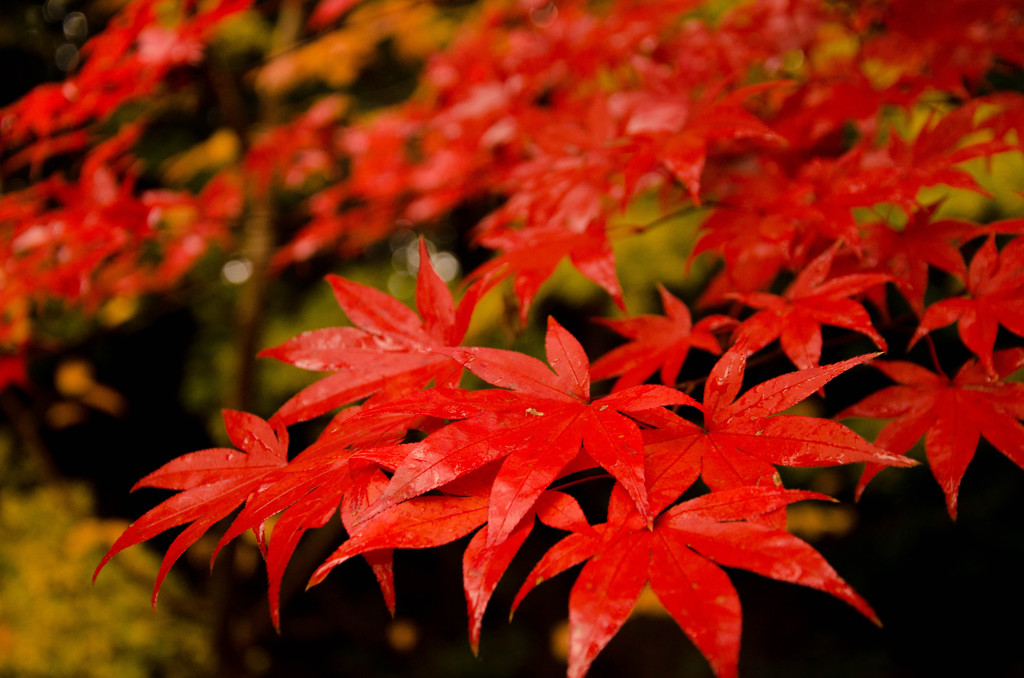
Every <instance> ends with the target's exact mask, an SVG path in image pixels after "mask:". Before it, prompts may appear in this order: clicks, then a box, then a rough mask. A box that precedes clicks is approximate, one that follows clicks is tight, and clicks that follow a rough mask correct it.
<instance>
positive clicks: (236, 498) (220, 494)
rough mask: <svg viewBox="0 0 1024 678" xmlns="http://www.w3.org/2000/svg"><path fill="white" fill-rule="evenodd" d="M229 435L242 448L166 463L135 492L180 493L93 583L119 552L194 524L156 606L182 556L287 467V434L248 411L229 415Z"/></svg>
mask: <svg viewBox="0 0 1024 678" xmlns="http://www.w3.org/2000/svg"><path fill="white" fill-rule="evenodd" d="M224 425H225V427H226V428H227V433H228V437H229V438H230V439H231V442H232V443H234V445H235V446H236V447H237V448H238V450H241V451H238V450H232V449H228V448H220V447H218V448H213V449H208V450H201V451H199V452H193V453H191V454H186V455H184V456H181V457H178V458H177V459H174V460H172V461H169V462H168V463H166V464H164V465H163V466H161V467H160V468H158V469H157V470H156V471H153V472H152V473H150V474H149V475H148V476H146V477H145V478H143V479H142V480H140V481H139V482H137V483H135V487H133V488H132V489H133V490H135V489H138V488H140V487H157V488H162V489H167V490H180V492H178V494H175V495H174V496H173V497H171V498H169V499H167V500H165V501H163V502H161V503H160V504H159V505H157V506H156V507H155V508H152V509H150V510H149V511H147V512H146V513H145V514H144V515H143V516H142V517H141V518H139V519H138V520H136V521H135V522H134V523H132V524H131V525H129V526H128V529H126V530H125V531H124V533H123V534H121V536H120V537H118V539H117V541H115V542H114V545H113V546H111V547H110V550H109V551H107V553H106V555H104V556H103V560H101V561H100V564H99V566H97V568H96V572H95V573H94V574H93V579H95V578H96V575H98V574H99V571H100V570H101V569H103V566H104V565H106V564H107V561H109V560H110V559H111V558H113V557H114V556H115V555H116V554H117V553H118V552H120V551H122V550H124V549H126V548H128V547H129V546H132V545H133V544H138V543H140V542H143V541H146V540H147V539H151V538H152V537H155V536H156V535H158V534H160V533H161V532H164V531H165V530H169V529H171V528H173V527H177V526H179V525H184V524H186V523H191V524H190V525H189V526H188V527H186V528H185V529H184V530H183V531H182V532H181V533H180V534H179V535H178V536H177V537H176V538H175V540H174V541H173V542H172V543H171V545H170V547H168V549H167V553H166V555H165V556H164V559H163V562H162V563H160V570H159V572H158V573H157V576H156V583H155V584H154V586H153V605H154V606H155V605H156V598H157V594H158V593H159V591H160V585H161V584H162V583H163V580H164V577H166V576H167V572H168V571H169V570H170V569H171V566H172V565H173V564H174V562H175V561H176V560H177V559H178V557H179V556H181V554H182V553H184V552H185V550H186V549H188V547H189V546H191V545H192V544H194V543H195V542H196V541H197V540H198V539H199V538H200V537H201V536H203V534H205V533H206V532H207V530H209V529H210V528H211V527H213V526H214V525H215V524H216V523H217V522H218V521H220V520H221V519H223V518H225V517H226V516H228V515H229V514H230V513H231V512H232V511H234V510H235V509H236V508H237V507H238V505H239V504H241V503H242V502H243V501H245V499H246V497H248V496H249V495H250V494H251V493H252V492H254V491H255V490H257V489H258V488H259V487H260V485H262V484H263V483H264V482H265V479H266V477H267V476H268V475H269V474H270V473H272V472H273V471H275V470H277V469H280V468H282V467H284V466H285V465H286V464H287V463H288V432H287V430H286V429H285V428H284V427H283V426H277V427H276V428H274V427H271V425H270V424H268V423H267V422H266V421H264V420H262V419H260V418H259V417H257V416H255V415H253V414H248V413H245V412H236V411H234V410H225V411H224Z"/></svg>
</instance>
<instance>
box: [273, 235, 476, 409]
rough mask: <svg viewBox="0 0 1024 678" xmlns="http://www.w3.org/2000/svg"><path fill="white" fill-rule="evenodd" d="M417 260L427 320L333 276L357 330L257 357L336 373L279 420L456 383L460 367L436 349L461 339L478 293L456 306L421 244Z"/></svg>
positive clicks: (295, 400)
mask: <svg viewBox="0 0 1024 678" xmlns="http://www.w3.org/2000/svg"><path fill="white" fill-rule="evenodd" d="M420 261H421V262H423V264H422V265H421V266H420V268H419V273H418V276H417V280H416V305H417V306H418V307H419V309H420V313H421V314H422V316H423V319H422V320H421V319H420V317H419V316H417V315H416V313H414V312H413V311H412V310H411V309H410V308H408V307H407V306H405V305H404V304H402V303H401V302H400V301H398V300H396V299H394V298H393V297H391V296H390V295H387V294H385V293H383V292H380V291H379V290H376V289H374V288H372V287H368V286H366V285H360V284H359V283H355V282H351V281H348V280H345V279H344V278H340V277H338V276H334V275H332V276H328V280H329V282H330V284H331V287H332V288H333V289H334V296H335V298H336V299H337V300H338V304H339V305H340V306H341V307H342V309H344V310H345V313H346V314H347V315H348V317H349V319H350V320H351V321H352V322H353V323H355V325H356V327H330V328H325V329H320V330H312V331H310V332H305V333H303V334H300V335H299V336H297V337H295V338H293V339H290V340H288V341H286V342H285V343H284V344H281V345H280V346H277V347H275V348H270V349H266V350H264V351H262V352H261V353H260V355H261V356H268V357H272V358H277V359H278V360H281V361H283V362H286V363H289V364H292V365H295V366H296V367H301V368H303V369H307V370H316V371H321V372H328V371H329V372H335V374H332V375H330V376H328V377H325V378H324V379H321V380H320V381H318V382H316V383H315V384H313V385H311V386H308V387H306V388H305V389H303V390H302V391H300V392H299V393H298V394H296V395H295V396H294V397H292V398H291V399H290V400H289V401H288V402H286V403H285V404H284V405H282V406H281V409H280V410H278V412H277V414H276V415H275V416H277V417H280V418H281V419H282V420H283V421H284V422H285V423H286V424H291V423H294V422H297V421H303V420H305V419H310V418H312V417H316V416H318V415H320V414H323V413H324V412H327V411H329V410H332V409H334V408H336V407H341V406H342V405H347V404H349V403H351V402H353V401H356V400H359V399H361V398H366V397H368V396H372V395H375V394H380V395H379V398H383V399H390V398H395V397H398V396H401V395H405V394H407V393H412V392H415V391H417V390H419V389H421V388H423V387H425V386H427V384H429V383H430V382H431V381H433V382H434V383H435V385H437V386H455V385H457V384H458V382H459V379H460V377H461V376H462V368H461V367H460V366H459V365H458V363H457V362H455V361H453V360H452V359H451V358H449V357H448V356H446V355H444V354H442V353H438V352H436V351H433V350H432V349H435V348H440V347H446V346H457V345H458V344H459V342H460V341H462V337H463V336H464V335H465V333H466V328H467V327H468V325H469V318H470V315H471V314H472V312H473V307H474V306H475V304H476V300H477V299H478V298H479V292H481V289H480V288H470V290H469V291H468V292H467V293H466V295H465V297H464V298H463V299H462V300H461V302H460V303H459V305H458V308H457V309H456V306H455V303H454V302H453V301H452V295H451V292H450V291H449V290H448V287H447V285H445V283H444V281H442V280H441V278H440V277H439V276H438V275H437V273H435V272H434V269H433V266H432V265H431V263H430V256H429V254H428V252H427V249H426V244H425V243H424V242H422V241H421V242H420Z"/></svg>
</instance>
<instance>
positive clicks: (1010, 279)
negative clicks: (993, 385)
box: [910, 235, 1024, 374]
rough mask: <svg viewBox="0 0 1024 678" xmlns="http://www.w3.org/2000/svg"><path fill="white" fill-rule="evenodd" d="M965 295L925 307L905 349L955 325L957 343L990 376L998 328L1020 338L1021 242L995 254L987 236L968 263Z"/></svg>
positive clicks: (1023, 319) (1023, 299)
mask: <svg viewBox="0 0 1024 678" xmlns="http://www.w3.org/2000/svg"><path fill="white" fill-rule="evenodd" d="M967 293H968V295H967V296H962V297H954V298H952V299H943V300H942V301H938V302H936V303H934V304H932V305H931V306H929V307H928V309H927V310H926V311H925V313H924V317H922V318H921V325H920V326H919V327H918V328H917V332H915V333H914V336H913V337H912V338H911V340H910V346H913V345H914V344H916V343H917V341H918V340H919V339H921V338H922V337H923V336H925V335H926V334H928V333H929V332H931V331H933V330H936V329H938V328H940V327H945V326H946V325H949V324H951V323H953V322H957V323H958V325H957V329H958V330H959V332H960V339H962V340H963V342H964V344H965V345H966V346H967V348H969V349H971V351H973V352H974V354H975V355H977V356H978V358H979V359H980V360H981V364H982V365H983V366H984V367H985V369H987V370H988V371H989V373H990V374H994V373H995V372H994V370H995V367H994V366H993V363H992V349H993V348H994V347H995V343H996V334H997V332H998V330H999V326H1000V325H1002V326H1003V327H1005V328H1006V329H1008V330H1010V331H1011V332H1013V333H1014V334H1016V335H1018V336H1022V337H1024V238H1015V239H1014V240H1012V241H1010V243H1009V244H1008V245H1006V247H1004V248H1003V250H1002V251H1001V252H997V251H996V243H995V236H994V235H993V236H989V238H988V239H987V240H986V241H985V243H984V244H983V245H982V246H981V247H980V248H979V249H978V251H977V252H976V253H975V254H974V258H973V259H971V266H970V268H969V269H968V271H967Z"/></svg>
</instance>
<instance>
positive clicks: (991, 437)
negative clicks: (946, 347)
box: [837, 348, 1024, 518]
mask: <svg viewBox="0 0 1024 678" xmlns="http://www.w3.org/2000/svg"><path fill="white" fill-rule="evenodd" d="M990 364H991V366H992V369H993V370H994V372H995V374H994V375H993V374H990V373H989V371H988V370H987V369H986V368H985V367H984V365H981V364H978V363H977V362H976V361H974V360H969V361H968V362H967V363H965V364H964V365H963V366H962V367H961V368H960V371H959V372H958V373H957V374H956V376H955V377H953V379H949V378H947V377H946V376H945V375H939V374H936V373H934V372H931V371H930V370H927V369H925V368H923V367H921V366H919V365H916V364H914V363H909V362H903V361H890V362H883V361H879V362H876V363H873V365H874V367H876V368H877V369H879V370H880V371H881V372H882V373H883V374H885V375H886V376H887V377H889V378H890V379H892V380H893V381H895V382H897V385H895V386H889V387H888V388H884V389H882V390H880V391H878V392H876V393H873V394H872V395H870V396H868V397H867V398H865V399H864V400H862V401H860V402H859V403H857V404H856V405H853V406H851V407H849V408H847V409H845V410H843V411H842V412H840V413H839V414H838V415H837V418H840V419H841V418H844V417H871V418H878V419H892V421H891V422H889V423H888V424H886V426H885V428H883V429H882V431H881V432H880V433H879V434H878V437H877V438H875V444H876V445H878V446H879V447H882V448H884V449H886V450H889V451H891V452H893V453H895V454H906V453H907V452H908V451H909V450H910V449H911V448H912V447H913V446H914V444H915V443H916V442H917V441H918V440H920V439H921V436H924V449H925V454H926V455H927V457H928V465H929V466H931V469H932V473H933V474H934V476H935V479H936V480H937V481H938V482H939V485H940V486H941V487H942V491H943V492H944V493H945V495H946V507H947V508H948V510H949V515H950V516H952V517H953V518H956V512H957V495H958V493H959V490H960V481H961V479H963V476H964V472H965V471H966V470H967V466H968V465H969V464H970V463H971V460H972V459H973V458H974V453H975V451H976V450H977V449H978V442H979V438H980V437H981V436H984V437H985V439H986V440H988V441H989V442H990V443H992V445H994V446H995V447H996V449H998V450H999V451H1000V452H1002V453H1003V454H1005V455H1006V456H1007V457H1008V458H1009V459H1010V460H1012V461H1013V462H1014V463H1015V464H1017V465H1018V466H1020V467H1021V468H1024V426H1021V424H1020V422H1019V421H1018V420H1019V419H1024V384H1020V383H1017V382H1009V381H1006V380H1005V378H1006V377H1007V376H1009V375H1010V374H1012V373H1013V372H1015V371H1016V370H1018V369H1020V367H1021V366H1024V349H1020V348H1014V349H1008V350H1005V351H997V352H996V353H995V354H993V356H992V358H991V361H990ZM880 470H881V468H880V467H879V466H877V465H875V464H870V463H869V464H868V466H867V468H866V469H865V471H864V475H863V476H862V477H861V479H860V483H859V485H858V488H857V492H858V495H859V494H860V493H861V492H863V491H864V488H865V486H866V485H867V483H868V481H870V480H871V479H872V478H873V477H874V476H875V474H877V473H878V471H880Z"/></svg>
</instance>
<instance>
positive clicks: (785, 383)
mask: <svg viewBox="0 0 1024 678" xmlns="http://www.w3.org/2000/svg"><path fill="white" fill-rule="evenodd" d="M745 355H746V354H745V352H744V351H742V350H738V349H737V348H735V347H734V348H732V349H730V350H728V351H726V353H725V354H724V355H723V356H722V358H721V359H720V360H719V361H718V363H716V364H715V366H714V368H713V369H712V370H711V374H710V375H708V379H707V382H706V384H705V386H704V398H703V400H704V402H703V404H701V405H700V406H699V407H700V409H701V410H702V411H703V413H704V426H703V427H701V426H698V425H697V424H694V423H692V422H690V421H687V420H685V419H683V418H682V417H679V416H677V415H674V414H672V413H671V412H669V411H668V410H664V409H659V410H652V411H650V412H645V413H643V414H641V415H638V416H639V417H641V418H642V420H643V421H644V422H645V423H647V424H649V425H651V426H654V427H655V428H654V429H653V430H648V431H645V435H644V441H645V444H646V450H647V457H648V460H647V468H648V469H651V468H655V469H656V471H654V472H652V473H653V476H652V478H653V480H652V485H651V486H650V487H649V488H648V500H649V501H650V505H651V511H652V512H657V511H660V510H661V509H664V508H665V507H666V506H668V505H670V504H671V503H672V502H673V501H675V500H676V499H677V498H678V497H679V487H680V486H682V487H685V486H687V485H689V483H690V482H692V480H693V478H696V475H697V473H700V475H701V477H702V478H703V480H704V482H705V483H706V484H707V485H708V487H710V488H711V489H713V490H725V489H733V488H737V487H743V486H748V485H754V486H757V485H761V486H769V487H774V486H778V485H781V480H780V479H779V475H778V472H777V471H776V470H775V466H834V465H837V464H849V463H853V462H861V461H872V462H875V463H877V464H880V465H884V466H910V465H913V462H911V461H910V460H908V459H906V458H905V457H904V458H901V457H899V456H897V455H894V454H889V453H887V452H886V451H885V450H882V449H880V448H879V447H876V446H875V445H872V444H871V443H869V442H868V441H866V440H864V439H863V438H861V437H860V436H859V435H857V434H856V433H854V432H853V431H851V430H850V429H848V428H846V427H845V426H842V425H840V424H838V423H837V422H832V421H829V420H826V419H820V418H817V417H807V416H801V415H787V414H779V413H780V412H782V411H783V410H786V409H788V408H790V407H792V406H793V405H796V404H797V403H799V402H801V401H802V400H804V399H805V398H807V397H808V396H810V395H811V394H813V393H815V392H816V391H818V390H819V389H820V388H821V387H822V386H824V385H825V384H826V383H827V382H829V381H830V380H832V379H833V378H834V377H836V376H838V375H839V374H842V373H843V372H845V371H846V370H848V369H850V368H851V367H854V366H855V365H859V364H861V363H864V362H866V361H867V360H870V359H871V358H872V357H873V356H872V355H864V356H860V357H857V358H852V359H850V360H845V361H842V362H839V363H834V364H832V365H824V366H819V367H811V368H805V369H802V370H798V371H796V372H790V373H789V374H783V375H782V376H779V377H775V378H774V379H769V380H768V381H765V382H763V383H760V384H758V385H756V386H754V387H753V388H751V389H749V390H748V391H747V392H745V393H744V394H743V395H742V396H740V397H739V398H737V395H739V392H740V387H741V385H742V383H743V374H744V371H745V369H746V357H745ZM691 476H692V477H691ZM776 518H784V517H783V516H776Z"/></svg>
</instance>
